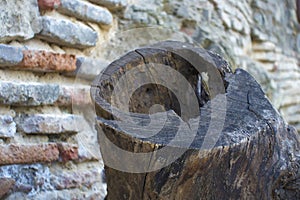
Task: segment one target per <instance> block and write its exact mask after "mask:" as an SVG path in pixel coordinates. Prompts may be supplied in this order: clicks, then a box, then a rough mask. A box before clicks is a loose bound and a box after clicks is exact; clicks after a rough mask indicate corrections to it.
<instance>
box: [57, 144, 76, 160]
mask: <svg viewBox="0 0 300 200" xmlns="http://www.w3.org/2000/svg"><path fill="white" fill-rule="evenodd" d="M57 146H58V149H59V153H60V159H61V161H62V162H67V161H69V160H78V146H77V145H75V144H69V143H58V144H57Z"/></svg>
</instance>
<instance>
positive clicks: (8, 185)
mask: <svg viewBox="0 0 300 200" xmlns="http://www.w3.org/2000/svg"><path fill="white" fill-rule="evenodd" d="M14 185H15V180H14V179H12V178H0V199H2V198H3V197H4V196H5V195H6V194H7V193H8V192H9V190H11V189H12V188H13V186H14Z"/></svg>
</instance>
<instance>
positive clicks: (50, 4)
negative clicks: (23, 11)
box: [38, 0, 61, 10]
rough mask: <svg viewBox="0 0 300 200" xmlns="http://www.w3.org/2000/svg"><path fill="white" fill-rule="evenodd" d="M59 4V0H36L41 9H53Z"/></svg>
mask: <svg viewBox="0 0 300 200" xmlns="http://www.w3.org/2000/svg"><path fill="white" fill-rule="evenodd" d="M60 4H61V3H60V0H38V5H39V8H40V9H42V10H53V9H55V8H57V7H58V6H59V5H60Z"/></svg>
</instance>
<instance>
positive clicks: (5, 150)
mask: <svg viewBox="0 0 300 200" xmlns="http://www.w3.org/2000/svg"><path fill="white" fill-rule="evenodd" d="M58 159H59V151H58V147H57V144H55V143H48V144H27V145H23V144H9V145H0V165H9V164H27V163H37V162H52V161H56V160H58Z"/></svg>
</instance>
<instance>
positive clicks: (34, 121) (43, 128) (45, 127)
mask: <svg viewBox="0 0 300 200" xmlns="http://www.w3.org/2000/svg"><path fill="white" fill-rule="evenodd" d="M82 120H84V119H83V118H82V117H81V116H77V115H71V114H65V115H53V114H36V115H29V116H20V117H19V119H18V122H19V123H18V130H19V131H22V132H24V133H26V134H63V133H65V134H66V133H77V132H79V131H81V127H80V123H81V121H82Z"/></svg>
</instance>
